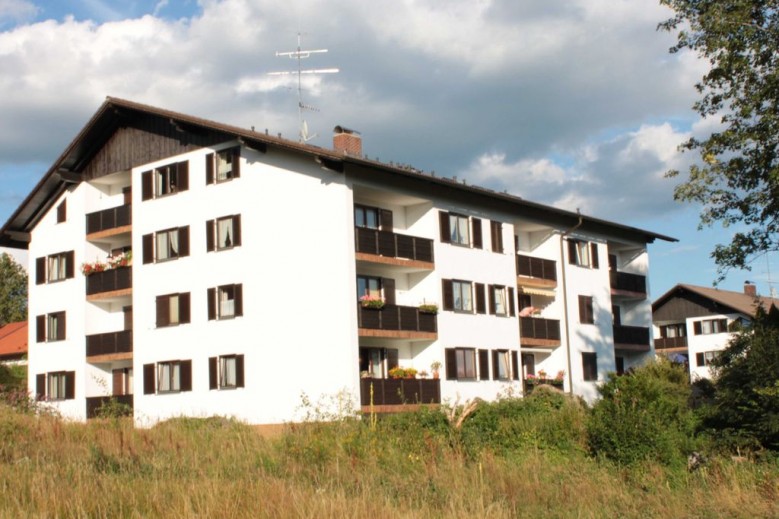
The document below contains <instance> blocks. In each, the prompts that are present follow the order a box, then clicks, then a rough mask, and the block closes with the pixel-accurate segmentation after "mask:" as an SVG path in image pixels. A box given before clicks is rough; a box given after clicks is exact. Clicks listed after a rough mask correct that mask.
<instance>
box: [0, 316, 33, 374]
mask: <svg viewBox="0 0 779 519" xmlns="http://www.w3.org/2000/svg"><path fill="white" fill-rule="evenodd" d="M26 358H27V321H22V322H18V323H8V324H6V325H5V326H2V327H0V363H7V364H26V363H27V360H26Z"/></svg>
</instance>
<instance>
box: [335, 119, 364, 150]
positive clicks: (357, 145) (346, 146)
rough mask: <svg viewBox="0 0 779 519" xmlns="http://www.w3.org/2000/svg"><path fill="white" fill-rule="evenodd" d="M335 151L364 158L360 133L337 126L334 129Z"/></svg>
mask: <svg viewBox="0 0 779 519" xmlns="http://www.w3.org/2000/svg"><path fill="white" fill-rule="evenodd" d="M333 149H334V150H335V151H340V152H342V153H344V154H345V155H352V156H354V157H362V137H361V136H360V132H358V131H355V130H350V129H349V128H344V127H343V126H336V127H335V128H333Z"/></svg>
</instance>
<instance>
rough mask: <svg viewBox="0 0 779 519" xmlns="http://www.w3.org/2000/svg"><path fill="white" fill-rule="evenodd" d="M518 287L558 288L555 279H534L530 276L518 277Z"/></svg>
mask: <svg viewBox="0 0 779 519" xmlns="http://www.w3.org/2000/svg"><path fill="white" fill-rule="evenodd" d="M517 286H519V287H528V288H548V289H555V288H557V281H555V280H553V279H543V278H532V277H528V276H517Z"/></svg>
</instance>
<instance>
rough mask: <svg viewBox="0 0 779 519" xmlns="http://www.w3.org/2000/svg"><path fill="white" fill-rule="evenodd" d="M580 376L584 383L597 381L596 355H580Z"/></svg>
mask: <svg viewBox="0 0 779 519" xmlns="http://www.w3.org/2000/svg"><path fill="white" fill-rule="evenodd" d="M582 375H583V377H584V380H585V381H586V382H592V381H594V380H598V355H597V354H596V353H587V352H585V353H582Z"/></svg>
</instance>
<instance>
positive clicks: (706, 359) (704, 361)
mask: <svg viewBox="0 0 779 519" xmlns="http://www.w3.org/2000/svg"><path fill="white" fill-rule="evenodd" d="M717 353H718V352H716V351H704V352H699V353H696V354H695V362H696V364H697V365H698V367H699V368H702V367H705V366H710V365H711V363H712V362H713V361H714V359H715V358H717Z"/></svg>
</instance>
